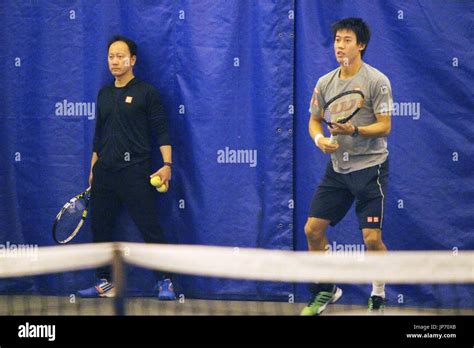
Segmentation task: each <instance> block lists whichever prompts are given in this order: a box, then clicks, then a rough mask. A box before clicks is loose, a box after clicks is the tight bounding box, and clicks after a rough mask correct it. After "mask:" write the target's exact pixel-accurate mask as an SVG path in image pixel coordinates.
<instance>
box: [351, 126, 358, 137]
mask: <svg viewBox="0 0 474 348" xmlns="http://www.w3.org/2000/svg"><path fill="white" fill-rule="evenodd" d="M358 135H359V127H357V126H354V133H352V134H351V136H352V137H354V138H355V137H356V136H358Z"/></svg>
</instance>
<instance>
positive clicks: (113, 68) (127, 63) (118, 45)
mask: <svg viewBox="0 0 474 348" xmlns="http://www.w3.org/2000/svg"><path fill="white" fill-rule="evenodd" d="M108 61H109V70H110V72H111V73H112V75H114V76H115V77H121V76H123V75H125V74H126V73H128V72H129V71H130V70H132V68H133V66H134V65H135V61H136V56H133V57H131V56H130V50H129V49H128V46H127V44H126V43H125V42H123V41H116V42H114V43H113V44H112V45H110V48H109V57H108Z"/></svg>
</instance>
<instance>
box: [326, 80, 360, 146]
mask: <svg viewBox="0 0 474 348" xmlns="http://www.w3.org/2000/svg"><path fill="white" fill-rule="evenodd" d="M363 106H364V93H362V91H360V90H358V89H354V90H351V91H346V92H343V93H340V94H338V95H336V96H335V97H333V98H331V99H329V101H328V102H327V103H326V104H325V105H324V107H323V117H322V120H323V122H324V123H326V124H327V125H328V127H329V128H333V127H334V123H336V122H337V123H346V122H348V121H349V120H350V119H351V118H353V117H354V116H355V115H356V114H357V113H358V112H359V110H360V109H362V107H363ZM336 139H337V136H334V135H332V134H331V138H330V142H331V143H335V142H336Z"/></svg>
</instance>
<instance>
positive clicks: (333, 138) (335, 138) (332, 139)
mask: <svg viewBox="0 0 474 348" xmlns="http://www.w3.org/2000/svg"><path fill="white" fill-rule="evenodd" d="M329 142H330V143H331V144H334V143H337V137H336V136H334V135H332V134H331V136H330V137H329Z"/></svg>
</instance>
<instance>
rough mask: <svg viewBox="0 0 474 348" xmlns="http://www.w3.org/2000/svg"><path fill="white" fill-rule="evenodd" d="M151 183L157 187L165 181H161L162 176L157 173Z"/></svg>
mask: <svg viewBox="0 0 474 348" xmlns="http://www.w3.org/2000/svg"><path fill="white" fill-rule="evenodd" d="M150 184H152V185H153V186H155V187H160V186H161V185H163V181H161V178H160V176H159V175H156V176H154V177H153V178H151V179H150Z"/></svg>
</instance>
